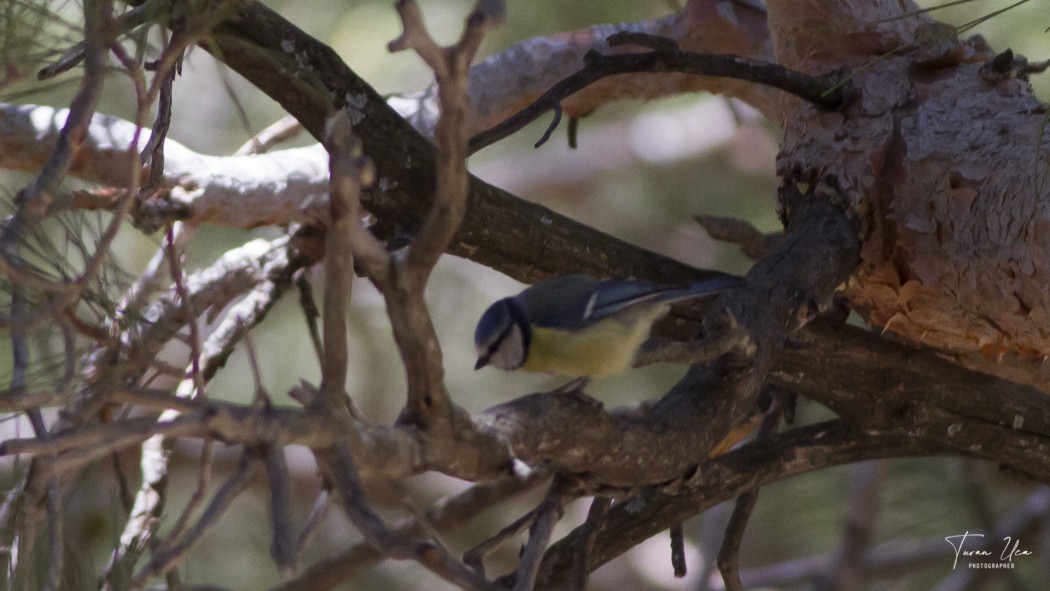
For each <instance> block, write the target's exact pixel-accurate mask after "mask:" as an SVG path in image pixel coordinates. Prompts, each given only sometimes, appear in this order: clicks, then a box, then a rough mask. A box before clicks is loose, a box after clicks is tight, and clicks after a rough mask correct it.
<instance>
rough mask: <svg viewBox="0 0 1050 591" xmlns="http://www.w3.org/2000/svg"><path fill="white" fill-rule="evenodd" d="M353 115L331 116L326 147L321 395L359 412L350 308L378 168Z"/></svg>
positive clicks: (332, 406)
mask: <svg viewBox="0 0 1050 591" xmlns="http://www.w3.org/2000/svg"><path fill="white" fill-rule="evenodd" d="M352 128H353V124H352V123H351V121H350V116H349V115H348V114H347V113H346V112H345V111H341V112H339V113H337V114H336V115H334V116H333V117H332V118H331V119H329V122H328V126H327V129H326V136H325V147H326V148H327V149H328V153H329V156H330V157H329V170H330V171H331V181H330V182H329V211H330V218H331V219H330V220H329V224H328V232H327V233H326V235H325V259H324V261H325V262H324V269H325V282H324V304H323V306H324V317H323V321H324V323H323V325H322V330H323V340H324V355H323V357H322V363H321V400H322V401H323V403H324V404H326V405H328V407H329V409H331V410H334V409H336V408H342V409H346V410H348V411H349V412H350V413H351V415H352V416H357V412H356V411H355V410H354V407H353V404H352V403H351V402H350V399H349V397H348V396H347V395H346V391H345V387H346V386H345V384H346V372H347V363H348V356H349V349H348V346H347V311H346V303H347V302H349V301H350V290H351V285H352V281H353V277H354V257H355V256H356V252H355V250H354V243H355V236H356V235H358V234H360V233H361V228H360V226H361V220H360V218H359V216H358V215H357V214H358V211H359V208H360V194H361V187H362V186H368V185H370V184H371V183H372V179H373V178H374V176H375V168H374V166H373V165H372V163H371V160H369V159H368V158H367V157H365V156H364V155H363V154H362V153H361V140H359V139H357V137H356V136H354V134H353V131H352Z"/></svg>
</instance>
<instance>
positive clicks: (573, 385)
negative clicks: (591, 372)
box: [550, 376, 591, 394]
mask: <svg viewBox="0 0 1050 591" xmlns="http://www.w3.org/2000/svg"><path fill="white" fill-rule="evenodd" d="M590 381H591V378H590V377H588V376H582V377H578V378H576V379H574V380H572V381H571V382H569V383H567V384H565V385H563V386H559V387H557V388H555V389H554V390H551V391H550V393H551V394H581V393H583V389H584V388H586V387H587V384H588V383H590Z"/></svg>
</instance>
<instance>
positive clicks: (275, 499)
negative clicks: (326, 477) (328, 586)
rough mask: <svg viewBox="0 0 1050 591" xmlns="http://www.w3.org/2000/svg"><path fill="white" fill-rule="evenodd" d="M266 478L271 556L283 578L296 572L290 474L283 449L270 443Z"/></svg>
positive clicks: (267, 451) (267, 453)
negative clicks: (268, 499)
mask: <svg viewBox="0 0 1050 591" xmlns="http://www.w3.org/2000/svg"><path fill="white" fill-rule="evenodd" d="M265 453H266V481H267V483H268V484H269V489H270V529H271V531H272V533H273V538H272V540H271V541H270V556H272V557H273V560H274V562H276V563H277V569H278V570H279V571H280V573H281V575H282V576H283V577H285V578H288V577H291V576H292V575H293V574H294V573H295V546H294V545H293V543H292V518H291V515H290V514H289V509H290V507H291V503H292V501H291V497H292V491H291V477H290V476H289V474H288V464H287V462H286V461H285V459H284V450H283V449H281V447H279V446H277V445H271V446H270V447H269V448H268V449H267V450H266V452H265Z"/></svg>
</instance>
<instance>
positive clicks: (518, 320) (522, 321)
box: [500, 298, 532, 357]
mask: <svg viewBox="0 0 1050 591" xmlns="http://www.w3.org/2000/svg"><path fill="white" fill-rule="evenodd" d="M507 311H508V312H510V317H511V319H513V320H514V324H517V325H518V328H519V329H521V345H522V352H523V353H524V354H525V356H526V357H527V356H528V354H529V344H530V343H531V342H532V326H530V325H529V318H528V316H526V315H525V310H522V309H521V304H519V303H518V302H517V300H515V299H513V298H511V299H509V300H507ZM510 326H513V324H512V325H510ZM510 326H508V327H507V331H510ZM506 336H507V335H505V334H504V335H501V336H500V338H501V339H502V338H503V337H506Z"/></svg>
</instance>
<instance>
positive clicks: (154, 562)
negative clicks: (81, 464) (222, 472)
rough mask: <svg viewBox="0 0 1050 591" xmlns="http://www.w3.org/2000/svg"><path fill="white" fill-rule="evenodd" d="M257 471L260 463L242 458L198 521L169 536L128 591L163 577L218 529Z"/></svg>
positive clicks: (244, 456) (246, 457) (246, 456)
mask: <svg viewBox="0 0 1050 591" xmlns="http://www.w3.org/2000/svg"><path fill="white" fill-rule="evenodd" d="M258 468H259V462H257V461H255V460H254V459H252V458H251V457H250V456H249V455H248V454H245V455H243V456H242V457H241V462H240V465H239V466H238V467H237V471H236V472H235V473H234V474H233V475H231V476H230V478H229V479H227V480H226V482H224V483H223V485H222V487H220V488H219V490H218V491H216V493H215V496H214V497H212V500H211V503H210V504H209V505H208V508H207V509H206V510H205V511H204V513H203V514H201V517H200V519H198V520H197V522H196V523H195V524H194V525H193V527H192V528H190V529H188V530H186V531H185V533H184V534H180V535H178V536H177V537H176V536H175V535H171V536H169V537H168V539H167V540H165V542H164V543H163V544H161V547H160V548H159V549H158V550H157V552H155V553H154V554H153V558H152V559H151V560H150V561H149V563H148V564H147V565H146V566H145V567H143V568H142V570H141V571H139V572H138V573H137V574H136V575H135V577H134V578H133V579H132V580H131V588H132V589H141V588H142V587H143V586H144V585H145V584H146V582H147V581H148V580H149V579H150V578H152V577H155V576H157V575H161V574H164V573H166V572H167V571H168V570H169V569H171V568H172V567H173V566H175V564H176V563H177V562H178V561H179V560H181V559H182V558H183V557H184V556H185V555H186V553H187V552H189V551H190V549H191V548H192V547H193V546H194V545H195V544H196V543H197V542H198V541H199V540H200V539H201V537H202V536H203V535H204V534H205V533H207V532H208V531H210V530H211V529H212V528H214V527H215V526H216V525H218V522H219V519H220V518H221V517H222V516H223V515H224V514H225V513H226V511H227V509H229V507H230V504H231V503H233V501H234V499H236V498H237V496H238V495H240V494H241V493H242V492H243V491H244V490H245V489H246V488H248V485H249V484H251V481H252V480H253V479H254V478H255V473H256V472H257V471H258Z"/></svg>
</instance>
